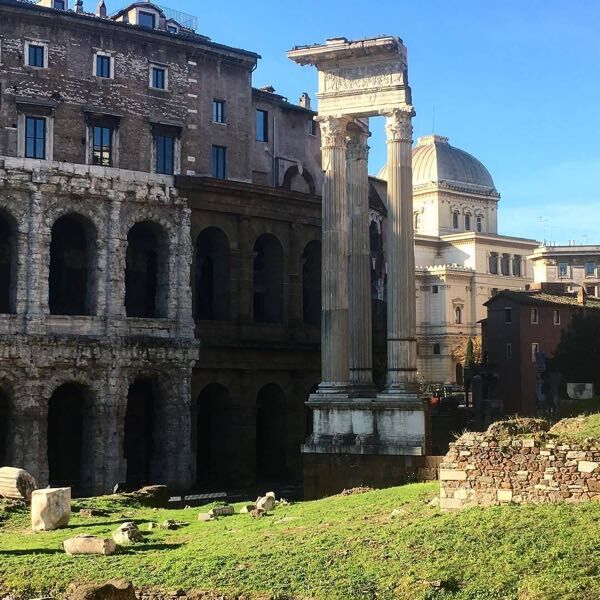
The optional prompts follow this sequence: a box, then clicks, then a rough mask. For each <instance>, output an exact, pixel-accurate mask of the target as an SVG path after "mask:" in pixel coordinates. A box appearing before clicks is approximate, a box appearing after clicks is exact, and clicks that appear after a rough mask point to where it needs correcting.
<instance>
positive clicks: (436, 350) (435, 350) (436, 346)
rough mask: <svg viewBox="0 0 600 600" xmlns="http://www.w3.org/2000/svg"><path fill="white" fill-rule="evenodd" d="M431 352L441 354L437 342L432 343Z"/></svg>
mask: <svg viewBox="0 0 600 600" xmlns="http://www.w3.org/2000/svg"><path fill="white" fill-rule="evenodd" d="M433 353H434V354H441V353H442V348H441V346H440V345H439V344H434V345H433Z"/></svg>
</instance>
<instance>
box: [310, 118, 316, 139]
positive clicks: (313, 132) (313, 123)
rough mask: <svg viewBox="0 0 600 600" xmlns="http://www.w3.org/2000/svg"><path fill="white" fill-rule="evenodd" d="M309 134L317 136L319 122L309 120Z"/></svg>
mask: <svg viewBox="0 0 600 600" xmlns="http://www.w3.org/2000/svg"><path fill="white" fill-rule="evenodd" d="M308 134H309V135H317V122H316V121H315V120H314V119H309V120H308Z"/></svg>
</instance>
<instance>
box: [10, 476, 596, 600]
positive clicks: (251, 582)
mask: <svg viewBox="0 0 600 600" xmlns="http://www.w3.org/2000/svg"><path fill="white" fill-rule="evenodd" d="M438 489H439V485H438V483H436V482H433V483H427V484H413V485H406V486H403V487H398V488H392V489H387V490H380V491H371V492H367V493H363V494H355V495H351V496H334V497H331V498H326V499H324V500H319V501H314V502H302V503H298V504H295V505H291V506H279V507H277V508H276V509H275V511H274V512H273V514H272V515H271V516H268V517H264V518H261V519H252V518H251V517H250V516H249V515H244V514H242V515H240V514H236V515H234V516H231V517H225V518H222V519H219V520H218V521H214V522H208V523H203V522H199V521H197V518H196V517H197V513H198V512H200V510H199V509H186V510H153V509H147V508H140V507H135V506H132V505H131V504H127V503H126V502H125V500H124V499H123V498H121V497H118V496H111V497H104V498H94V499H86V500H78V501H75V502H74V503H73V504H74V511H76V512H75V513H74V516H73V518H72V521H71V524H70V525H69V528H68V529H66V530H61V531H55V532H46V533H37V534H34V533H32V532H31V530H30V529H29V515H28V513H27V512H26V511H18V512H6V511H4V512H3V511H2V504H0V597H1V596H2V593H8V592H13V593H15V592H16V593H18V594H19V595H20V597H22V598H34V597H39V596H42V595H45V594H47V593H50V592H52V593H54V594H57V595H59V597H64V590H65V589H66V588H67V586H68V584H69V583H71V582H73V581H106V580H108V579H110V578H113V577H124V578H127V579H130V580H131V581H133V583H134V584H135V585H136V587H144V586H148V587H153V588H157V589H163V590H165V591H172V590H177V589H184V590H192V589H201V590H215V591H220V592H222V593H224V594H228V595H231V596H235V595H236V594H242V593H243V594H246V595H247V596H249V597H252V598H259V597H261V598H265V597H266V598H275V599H285V598H292V597H295V598H318V599H324V600H335V599H353V598H365V599H366V598H369V599H375V598H377V599H386V598H406V599H410V600H413V599H415V600H416V599H419V598H421V599H428V598H431V599H433V598H435V599H443V598H464V599H482V600H493V599H496V598H497V599H503V600H504V599H511V598H515V599H519V600H529V599H534V598H536V599H542V598H543V599H548V600H555V599H558V598H560V599H562V598H570V599H573V600H575V599H576V600H584V599H590V600H592V599H598V598H600V503H588V504H582V505H578V506H574V505H566V504H555V505H550V504H547V505H537V506H535V505H528V506H503V507H492V508H486V509H483V508H471V509H467V510H464V511H463V512H461V513H451V514H442V513H441V512H440V511H439V509H438V508H434V507H430V506H428V505H427V500H429V499H430V498H432V497H433V496H434V495H436V493H437V492H438ZM240 506H241V505H237V508H239V507H240ZM81 507H94V508H98V509H104V510H106V511H107V514H106V516H103V517H96V518H88V519H86V518H82V517H80V516H79V515H78V514H76V513H78V509H79V508H81ZM395 508H397V509H400V511H401V512H400V514H399V515H398V516H395V517H394V518H392V517H391V516H390V514H391V512H392V510H393V509H395ZM201 510H205V509H201ZM167 518H169V519H177V520H181V521H185V522H188V523H189V525H187V526H185V527H182V528H181V529H179V530H176V531H164V530H160V529H155V530H152V531H151V532H148V533H147V536H146V540H145V542H144V543H141V544H139V545H136V546H134V547H130V548H128V549H123V550H121V551H120V552H119V553H117V554H115V555H113V556H109V557H93V556H75V557H69V556H67V555H65V554H64V553H63V552H62V550H61V549H60V544H61V542H62V540H63V539H65V538H67V537H70V536H73V535H77V534H80V533H93V534H99V535H104V536H109V535H110V534H111V532H112V531H113V530H114V529H115V528H116V527H117V526H118V525H119V523H121V522H122V521H124V520H134V521H136V522H137V523H138V524H139V526H140V528H141V529H142V531H144V530H145V529H146V528H147V526H146V524H147V523H148V522H149V521H154V522H159V523H160V522H161V521H163V520H165V519H167ZM439 582H441V586H440V583H439ZM61 593H63V596H60V594H61Z"/></svg>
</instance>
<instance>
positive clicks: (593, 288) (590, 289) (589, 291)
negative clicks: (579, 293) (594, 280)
mask: <svg viewBox="0 0 600 600" xmlns="http://www.w3.org/2000/svg"><path fill="white" fill-rule="evenodd" d="M585 291H586V293H587V295H588V296H595V295H596V286H594V285H586V286H585Z"/></svg>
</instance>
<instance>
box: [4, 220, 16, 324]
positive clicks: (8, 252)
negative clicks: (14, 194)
mask: <svg viewBox="0 0 600 600" xmlns="http://www.w3.org/2000/svg"><path fill="white" fill-rule="evenodd" d="M16 276H17V236H16V226H15V223H14V221H13V219H12V218H11V217H9V216H8V215H7V214H5V213H3V212H0V313H14V312H15V309H16V307H15V299H16V291H17V281H16V278H17V277H16Z"/></svg>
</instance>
